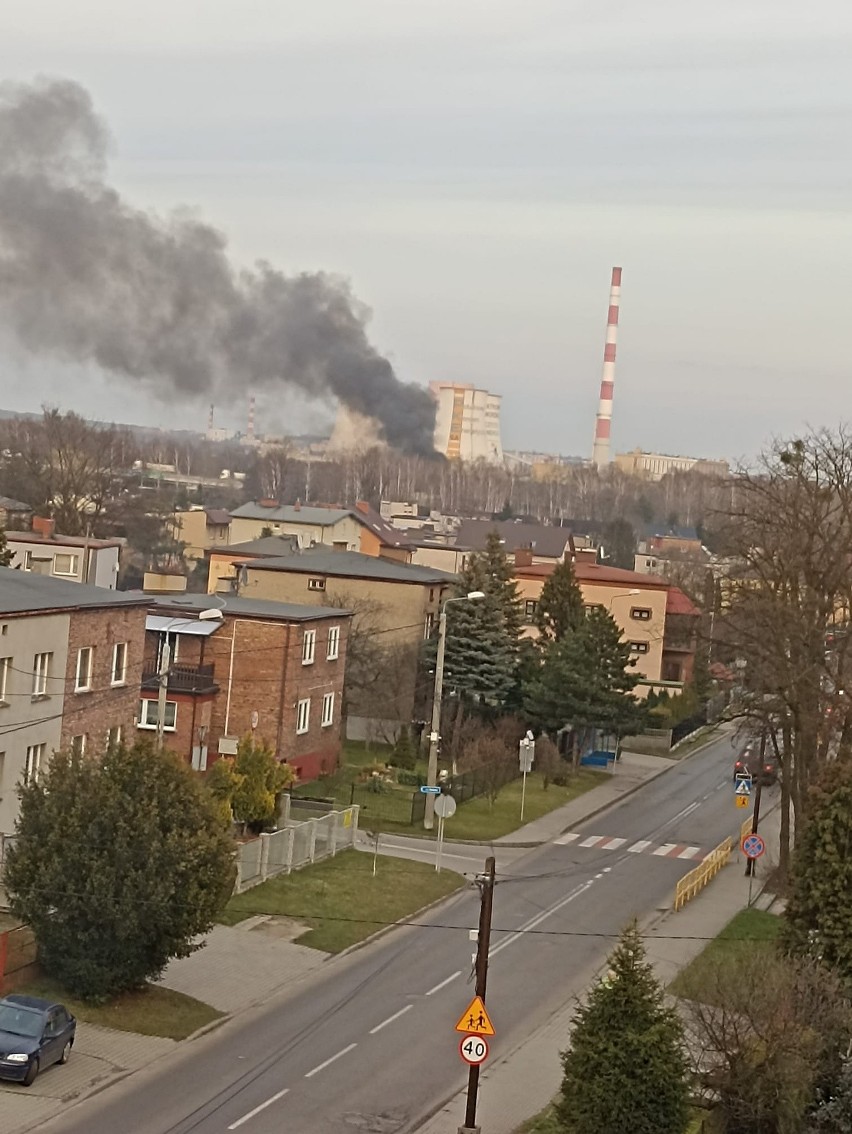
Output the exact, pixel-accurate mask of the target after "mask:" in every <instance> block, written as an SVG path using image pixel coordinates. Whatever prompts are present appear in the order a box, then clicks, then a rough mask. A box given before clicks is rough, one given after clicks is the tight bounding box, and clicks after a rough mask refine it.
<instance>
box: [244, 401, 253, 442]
mask: <svg viewBox="0 0 852 1134" xmlns="http://www.w3.org/2000/svg"><path fill="white" fill-rule="evenodd" d="M246 440H247V441H254V394H252V395H251V396H250V397H249V406H248V425H247V426H246Z"/></svg>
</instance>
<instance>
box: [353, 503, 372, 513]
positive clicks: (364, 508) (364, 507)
mask: <svg viewBox="0 0 852 1134" xmlns="http://www.w3.org/2000/svg"><path fill="white" fill-rule="evenodd" d="M355 510H356V511H357V512H363V513H364V515H365V516H368V515H369V514H370V505H369V504H368V503H367V501H366V500H356V501H355Z"/></svg>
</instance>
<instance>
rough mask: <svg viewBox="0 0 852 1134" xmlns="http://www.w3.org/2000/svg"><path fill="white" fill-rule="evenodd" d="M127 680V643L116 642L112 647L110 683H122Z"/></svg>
mask: <svg viewBox="0 0 852 1134" xmlns="http://www.w3.org/2000/svg"><path fill="white" fill-rule="evenodd" d="M126 681H127V643H126V642H116V643H115V645H114V646H113V648H112V677H111V678H110V684H111V685H124V684H125V683H126Z"/></svg>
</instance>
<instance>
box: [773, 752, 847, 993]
mask: <svg viewBox="0 0 852 1134" xmlns="http://www.w3.org/2000/svg"><path fill="white" fill-rule="evenodd" d="M792 875H793V887H792V893H791V895H790V899H789V901H788V902H787V909H786V912H785V915H784V928H783V933H782V938H783V940H784V942H785V944H786V945H787V947H788V948H789V949H790V950H791V951H793V952H795V953H799V954H805V955H806V954H810V955H812V956H815V957H817V958H819V960H821V961H822V962H823V963H824V964H826V965H827V966H828V967H829V968H831V969H834V971H835V972H836V973H837V974H838V975H839V976H840V977H841V978H843V979H844V980H847V981H852V764H850V763H849V761H835V762H833V763H831V764H829V765H827V766H826V768H825V769H824V771H823V773H822V775H821V777H820V779H819V780H818V781H817V783H816V784H815V785H814V786H813V787H812V788H811V790H810V792H809V794H808V807H807V813H806V817H805V823H804V831H803V833H802V835H801V836H800V838H799V841H798V843H797V846H796V851H795V854H794V857H793V864H792Z"/></svg>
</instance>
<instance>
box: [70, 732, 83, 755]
mask: <svg viewBox="0 0 852 1134" xmlns="http://www.w3.org/2000/svg"><path fill="white" fill-rule="evenodd" d="M75 741H79V742H80V743H79V744H76V743H75ZM71 751H72V752H73V754H74V755H75V756H85V755H86V734H85V733H84V732H81V733H79V735H77V736H72V737H71Z"/></svg>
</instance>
